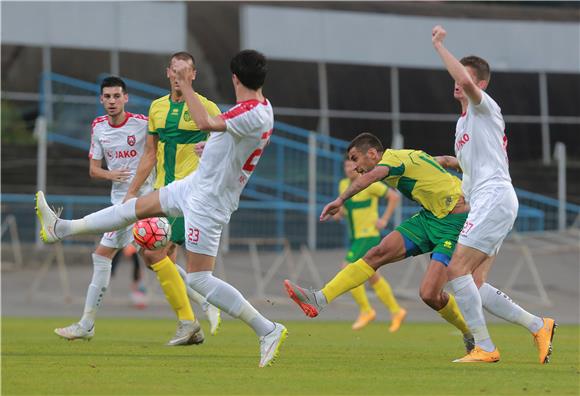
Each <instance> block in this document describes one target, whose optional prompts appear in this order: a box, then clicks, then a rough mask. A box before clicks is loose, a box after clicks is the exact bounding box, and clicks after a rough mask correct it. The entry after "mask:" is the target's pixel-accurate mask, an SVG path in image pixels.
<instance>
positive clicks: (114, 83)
mask: <svg viewBox="0 0 580 396" xmlns="http://www.w3.org/2000/svg"><path fill="white" fill-rule="evenodd" d="M107 87H121V89H122V90H123V93H127V86H126V85H125V81H123V80H121V79H120V78H119V77H116V76H109V77H106V78H105V79H103V81H102V82H101V94H102V93H103V88H107Z"/></svg>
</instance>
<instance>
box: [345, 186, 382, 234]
mask: <svg viewBox="0 0 580 396" xmlns="http://www.w3.org/2000/svg"><path fill="white" fill-rule="evenodd" d="M350 183H351V182H350V179H348V178H345V179H342V180H341V181H340V183H339V185H338V193H339V194H342V193H343V192H344V191H345V190H346V189H347V188H348V186H350ZM388 189H389V188H388V187H387V186H386V185H385V184H384V183H382V182H376V183H373V184H371V185H370V186H368V187H367V188H365V189H364V190H362V191H361V192H359V193H358V194H355V195H354V196H352V197H350V198H349V199H347V200H346V201H345V202H344V209H345V211H346V217H347V219H348V229H349V232H350V238H351V239H360V238H370V237H378V236H380V235H381V233H380V232H379V230H377V226H376V224H377V220H378V219H379V198H381V197H384V196H385V195H386V194H387V191H388Z"/></svg>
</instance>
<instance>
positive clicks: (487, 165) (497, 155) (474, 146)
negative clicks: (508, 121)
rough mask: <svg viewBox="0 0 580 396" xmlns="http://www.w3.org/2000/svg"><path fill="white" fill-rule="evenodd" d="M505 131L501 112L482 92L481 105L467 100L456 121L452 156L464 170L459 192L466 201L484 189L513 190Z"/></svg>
mask: <svg viewBox="0 0 580 396" xmlns="http://www.w3.org/2000/svg"><path fill="white" fill-rule="evenodd" d="M504 131H505V123H504V120H503V116H502V114H501V109H500V107H499V106H498V104H497V103H496V102H495V101H494V100H493V99H492V98H491V97H490V96H489V95H488V94H487V93H485V91H481V103H480V104H477V105H476V104H474V103H472V102H471V101H470V102H469V106H468V107H467V111H466V113H465V114H462V115H461V118H459V120H458V121H457V126H456V129H455V155H456V157H457V159H458V161H459V165H460V166H461V169H462V170H463V183H462V189H463V194H464V196H465V199H466V200H467V201H468V202H470V201H471V200H472V199H474V198H475V197H476V196H477V193H478V192H479V191H482V190H483V189H485V188H487V187H491V186H502V185H503V186H506V187H510V188H513V186H512V185H511V177H510V174H509V169H508V168H509V167H508V158H507V151H506V150H507V138H506V136H505V133H504Z"/></svg>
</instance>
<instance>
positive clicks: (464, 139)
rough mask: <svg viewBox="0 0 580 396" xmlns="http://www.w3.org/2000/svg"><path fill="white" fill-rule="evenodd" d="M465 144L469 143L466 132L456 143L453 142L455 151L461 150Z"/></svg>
mask: <svg viewBox="0 0 580 396" xmlns="http://www.w3.org/2000/svg"><path fill="white" fill-rule="evenodd" d="M467 142H469V135H468V134H467V132H466V133H464V134H463V136H461V138H459V140H458V141H457V142H455V151H459V150H461V149H462V148H463V146H465V144H466V143H467Z"/></svg>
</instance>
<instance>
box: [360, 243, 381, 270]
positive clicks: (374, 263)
mask: <svg viewBox="0 0 580 396" xmlns="http://www.w3.org/2000/svg"><path fill="white" fill-rule="evenodd" d="M384 254H385V250H384V249H383V248H382V247H381V245H379V246H375V247H373V248H372V249H370V250H369V251H368V252H367V253H366V254H365V256H364V257H363V260H364V261H365V262H366V263H367V264H368V265H370V266H371V267H373V268H374V269H378V268H379V267H380V265H381V259H382V257H383V256H384Z"/></svg>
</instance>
